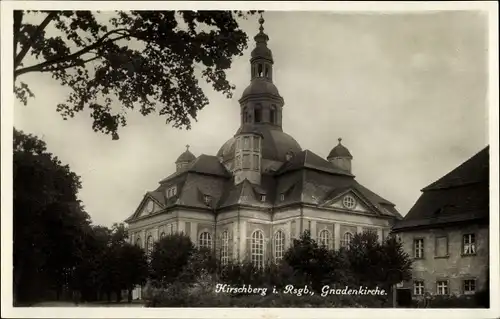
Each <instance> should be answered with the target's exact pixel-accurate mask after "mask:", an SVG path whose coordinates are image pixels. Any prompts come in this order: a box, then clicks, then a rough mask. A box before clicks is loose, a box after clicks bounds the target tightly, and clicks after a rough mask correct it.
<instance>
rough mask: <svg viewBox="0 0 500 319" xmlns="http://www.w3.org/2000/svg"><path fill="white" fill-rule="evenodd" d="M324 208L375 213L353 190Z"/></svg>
mask: <svg viewBox="0 0 500 319" xmlns="http://www.w3.org/2000/svg"><path fill="white" fill-rule="evenodd" d="M324 206H326V207H331V208H337V209H341V210H346V211H353V212H362V213H370V212H373V210H372V209H371V208H370V205H369V203H367V202H366V201H365V200H364V199H362V198H361V197H360V196H359V195H358V194H356V192H354V191H353V190H352V189H351V190H348V191H346V192H343V193H342V194H339V195H337V196H335V197H334V198H333V199H331V200H329V201H327V202H326V203H325V204H324Z"/></svg>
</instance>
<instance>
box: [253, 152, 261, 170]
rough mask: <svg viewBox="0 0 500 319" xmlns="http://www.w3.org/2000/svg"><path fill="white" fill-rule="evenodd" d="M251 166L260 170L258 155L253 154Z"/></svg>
mask: <svg viewBox="0 0 500 319" xmlns="http://www.w3.org/2000/svg"><path fill="white" fill-rule="evenodd" d="M253 167H254V169H255V170H256V171H258V170H260V161H259V155H253Z"/></svg>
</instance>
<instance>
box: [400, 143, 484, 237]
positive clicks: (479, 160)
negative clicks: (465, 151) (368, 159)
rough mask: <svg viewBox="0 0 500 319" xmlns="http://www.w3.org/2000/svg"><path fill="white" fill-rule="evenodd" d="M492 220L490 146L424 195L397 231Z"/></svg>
mask: <svg viewBox="0 0 500 319" xmlns="http://www.w3.org/2000/svg"><path fill="white" fill-rule="evenodd" d="M488 219H489V147H486V148H484V149H483V150H481V151H480V152H479V153H477V154H476V155H474V156H473V157H471V158H470V159H469V160H467V161H465V162H464V163H463V164H461V165H460V166H458V167H457V168H455V169H454V170H452V171H451V172H450V173H448V174H446V175H445V176H443V177H442V178H440V179H438V180H437V181H436V182H434V183H432V184H430V185H429V186H427V187H425V188H424V189H422V194H421V196H420V197H419V198H418V200H417V202H416V203H415V205H413V207H412V208H411V209H410V211H409V212H408V214H407V215H406V216H405V217H404V219H403V220H402V221H400V222H398V223H396V224H395V225H394V228H393V230H394V231H403V230H405V229H411V228H417V227H418V228H422V227H425V228H432V227H438V226H441V225H445V224H446V225H448V224H453V223H455V224H456V223H463V222H472V221H476V222H485V221H487V220H488Z"/></svg>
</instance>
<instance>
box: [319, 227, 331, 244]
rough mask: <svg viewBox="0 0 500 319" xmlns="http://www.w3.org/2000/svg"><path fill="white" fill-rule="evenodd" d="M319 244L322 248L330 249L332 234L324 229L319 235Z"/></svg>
mask: <svg viewBox="0 0 500 319" xmlns="http://www.w3.org/2000/svg"><path fill="white" fill-rule="evenodd" d="M319 243H320V245H321V246H324V247H326V248H328V249H329V248H330V232H329V231H328V230H327V229H323V230H322V231H320V233H319Z"/></svg>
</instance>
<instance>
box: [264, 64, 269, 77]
mask: <svg viewBox="0 0 500 319" xmlns="http://www.w3.org/2000/svg"><path fill="white" fill-rule="evenodd" d="M265 70H266V72H265V74H264V76H265V77H266V78H269V66H268V65H267V64H266V67H265Z"/></svg>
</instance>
